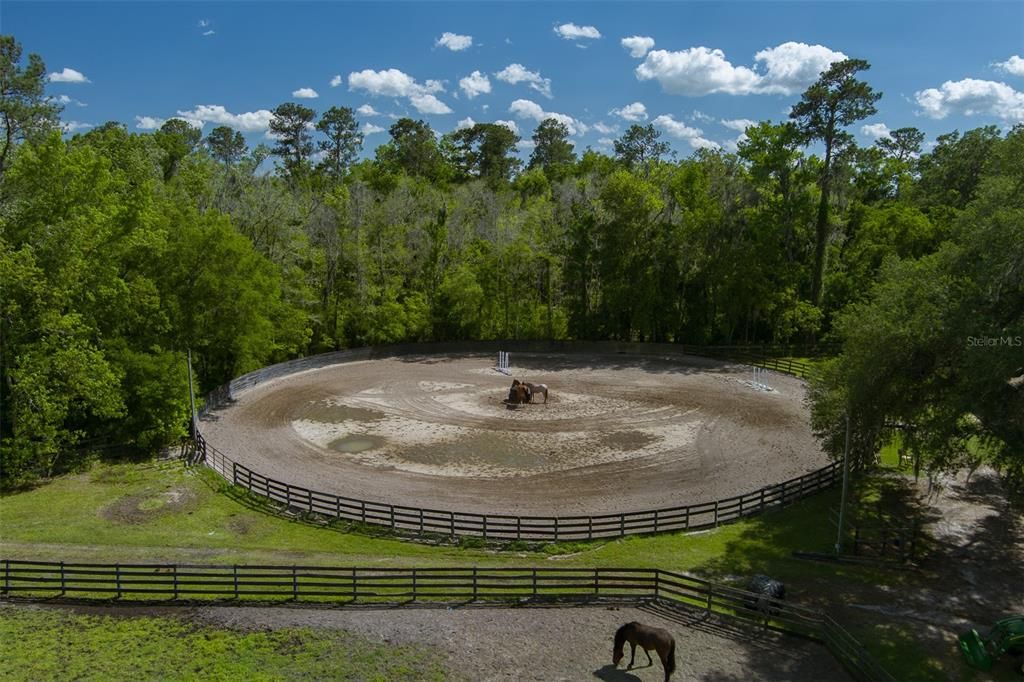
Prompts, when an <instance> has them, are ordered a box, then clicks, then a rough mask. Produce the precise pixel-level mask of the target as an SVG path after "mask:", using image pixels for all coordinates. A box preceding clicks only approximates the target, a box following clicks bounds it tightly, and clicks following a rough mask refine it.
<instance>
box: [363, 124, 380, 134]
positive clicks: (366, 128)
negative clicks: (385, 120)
mask: <svg viewBox="0 0 1024 682" xmlns="http://www.w3.org/2000/svg"><path fill="white" fill-rule="evenodd" d="M384 130H385V129H384V128H381V127H380V126H378V125H374V124H372V123H364V124H363V127H362V128H360V131H361V132H362V133H363V135H376V134H377V133H383V132H384Z"/></svg>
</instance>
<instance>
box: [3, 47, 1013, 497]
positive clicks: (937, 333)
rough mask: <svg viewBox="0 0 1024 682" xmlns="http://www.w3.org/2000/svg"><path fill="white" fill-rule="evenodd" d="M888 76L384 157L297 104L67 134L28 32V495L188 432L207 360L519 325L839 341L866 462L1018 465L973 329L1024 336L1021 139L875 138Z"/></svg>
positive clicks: (11, 101)
mask: <svg viewBox="0 0 1024 682" xmlns="http://www.w3.org/2000/svg"><path fill="white" fill-rule="evenodd" d="M868 68H869V65H868V64H867V63H866V62H864V61H862V60H855V59H851V60H846V61H843V62H837V63H836V64H833V65H832V66H831V67H830V68H829V69H828V70H827V71H825V72H824V73H822V74H821V76H820V77H819V79H818V81H817V82H816V83H814V84H813V85H812V86H810V87H809V88H808V89H807V91H806V92H805V93H804V94H803V95H802V97H801V98H800V100H799V101H798V102H795V103H794V105H793V108H792V112H791V115H790V117H789V118H788V119H787V120H784V121H778V122H773V121H763V122H760V123H757V124H755V125H752V126H751V127H749V128H748V129H747V131H746V136H745V139H742V140H741V141H740V142H739V143H738V148H737V149H736V151H734V152H729V151H724V150H708V149H704V150H699V151H697V152H695V153H694V154H693V155H692V156H691V157H689V158H685V159H676V158H674V157H672V156H671V155H670V154H669V147H668V145H667V144H666V143H665V142H664V141H663V140H662V139H661V137H660V133H659V131H658V130H657V129H655V128H654V126H652V125H633V126H631V127H630V128H629V129H628V130H626V131H625V132H624V133H623V135H622V136H621V137H620V138H619V139H618V140H616V141H615V142H614V153H612V154H604V153H601V152H599V151H595V150H592V149H589V148H588V149H586V150H584V151H582V153H580V152H578V151H577V150H576V149H575V148H574V146H573V144H572V142H571V139H570V135H569V132H570V131H569V129H568V128H567V126H566V125H565V124H564V123H562V122H560V121H558V120H555V119H547V120H545V121H542V122H541V123H540V124H539V125H538V126H537V128H536V129H535V131H534V132H533V134H532V142H533V148H532V153H531V154H530V156H529V159H528V160H527V161H526V162H525V163H523V162H522V161H521V160H520V159H519V158H518V157H517V156H516V153H515V152H516V149H517V144H518V143H519V142H520V138H519V135H518V133H517V132H516V131H515V130H512V129H511V128H510V127H507V126H506V125H503V124H498V123H477V124H474V125H472V126H470V127H468V128H464V129H461V130H456V131H453V132H450V133H447V134H444V135H441V136H437V135H435V132H434V131H433V130H432V129H431V128H430V126H429V125H428V124H427V123H425V122H424V121H417V120H413V119H409V118H403V119H399V120H397V121H395V122H394V124H393V125H392V126H391V127H390V129H389V131H388V133H389V139H388V141H387V142H386V143H384V144H382V145H380V146H379V147H377V148H376V150H375V151H374V154H373V156H372V158H365V159H362V160H359V157H360V154H361V152H362V146H363V142H364V140H363V137H362V135H361V134H360V132H359V128H358V122H357V120H356V117H355V115H354V112H353V111H352V110H351V109H349V108H347V107H332V108H330V109H328V110H327V111H325V112H323V113H322V114H319V115H318V114H317V112H315V111H313V110H312V109H309V108H307V107H304V106H302V105H299V104H295V103H285V104H282V105H281V106H279V107H277V108H276V109H275V110H274V111H273V117H272V121H271V123H270V133H271V137H272V138H273V141H274V144H273V146H272V147H267V146H264V145H258V146H256V147H255V148H253V149H249V148H248V147H247V145H246V141H245V138H244V137H243V136H242V135H241V134H240V133H239V132H237V131H235V130H233V129H231V128H229V127H225V126H219V127H215V128H213V129H212V130H210V131H209V132H208V133H206V134H205V135H204V134H203V132H202V131H201V130H200V129H198V128H194V127H192V126H191V125H189V124H188V123H187V122H186V121H183V120H180V119H172V120H169V121H167V122H166V123H164V124H163V126H162V127H161V128H160V129H159V130H157V131H155V132H153V133H131V132H129V131H128V130H127V129H126V128H125V126H123V125H122V124H120V123H117V122H110V123H107V124H104V125H101V126H99V127H97V128H94V129H92V130H89V131H88V132H86V133H84V134H77V135H74V136H72V137H70V139H65V136H62V134H61V132H60V120H59V116H60V107H59V106H57V104H56V103H55V102H54V101H53V100H52V99H50V98H47V97H46V96H45V94H44V85H45V68H44V67H43V61H42V59H41V58H40V57H38V56H37V55H29V56H28V59H27V60H23V59H22V55H21V46H20V45H19V44H18V43H17V41H16V40H15V39H14V38H13V37H11V36H2V37H0V80H2V84H3V88H0V107H2V114H3V122H2V125H3V126H4V132H5V135H4V136H3V137H2V139H0V279H2V282H3V296H2V300H0V306H2V308H0V333H2V338H3V348H2V353H3V356H2V362H0V373H2V376H0V400H2V405H3V410H2V413H0V445H2V450H3V452H2V457H3V462H2V481H3V484H4V485H6V486H10V485H16V484H20V483H23V482H26V481H30V480H32V479H33V478H35V477H39V476H46V475H48V474H50V473H53V472H54V471H58V470H61V469H63V468H66V467H70V466H73V465H74V464H75V463H76V462H77V461H79V460H81V459H83V458H85V457H87V456H88V452H89V451H90V449H91V448H92V447H93V446H94V445H95V444H96V443H130V444H132V445H133V446H135V447H137V448H140V449H151V448H155V447H158V446H160V445H162V444H165V443H167V442H170V441H173V440H174V439H176V438H178V437H179V436H180V435H182V433H183V429H184V428H185V425H186V424H187V414H188V390H187V382H188V377H187V375H186V372H185V369H184V357H185V352H186V350H188V349H191V351H192V354H193V359H194V371H195V374H196V376H195V379H196V382H197V385H198V390H199V391H200V392H203V391H206V390H208V389H211V388H213V387H215V386H217V385H219V384H221V383H223V382H225V381H227V380H229V379H230V378H232V377H233V376H237V375H238V374H241V373H243V372H246V371H249V370H252V369H255V368H257V367H260V366H263V365H265V364H268V363H271V362H276V361H280V360H284V359H287V358H290V357H295V356H298V355H303V354H311V353H318V352H323V351H327V350H333V349H339V348H345V347H352V346H358V345H364V344H383V343H392V342H400V341H425V340H449V339H492V338H510V339H516V338H553V339H561V338H580V339H619V340H632V341H658V342H679V343H688V344H716V343H765V344H780V343H788V342H801V341H810V340H821V339H830V340H831V339H834V340H837V341H840V342H842V343H843V346H842V348H843V351H842V353H841V355H840V357H838V358H836V359H835V360H834V361H832V362H831V363H830V364H829V365H828V367H827V371H826V372H825V378H824V379H823V380H822V381H821V382H819V383H817V384H816V385H815V386H814V387H813V391H812V393H813V396H814V404H813V413H814V420H815V421H814V425H815V428H816V430H817V431H818V433H819V434H820V435H821V436H822V437H823V438H824V442H825V444H826V447H827V448H828V449H829V450H830V451H832V452H838V451H839V450H840V449H841V445H842V443H841V442H840V441H841V438H840V436H841V424H842V422H843V415H844V414H846V413H847V412H849V413H850V414H851V415H853V421H854V425H855V429H854V430H855V443H856V446H855V453H856V454H857V456H858V457H861V458H863V459H869V458H871V457H873V456H874V452H876V451H877V448H878V445H879V444H880V443H882V442H884V441H885V440H886V439H887V438H890V437H891V436H892V434H893V433H894V432H897V431H898V432H900V433H901V434H903V435H904V436H906V437H905V438H904V440H903V442H904V443H905V444H906V447H910V448H914V450H915V451H916V452H919V453H922V456H923V460H922V462H923V464H922V466H924V467H925V468H926V469H927V468H929V467H931V468H942V467H949V466H953V465H954V464H956V463H960V462H962V461H964V460H965V458H967V459H970V458H971V457H974V458H975V459H976V458H977V457H978V456H979V455H978V453H979V452H983V453H985V455H984V457H985V459H986V460H987V461H995V462H997V463H998V464H999V465H1000V466H1002V467H1003V468H1004V470H1006V471H1017V472H1018V475H1019V472H1020V469H1021V457H1020V455H1019V453H1020V452H1021V445H1022V444H1024V433H1022V432H1021V430H1022V428H1024V426H1022V425H1024V411H1022V402H1024V398H1022V397H1021V395H1022V391H1024V389H1022V388H1021V383H1022V381H1024V380H1021V379H1019V377H1020V375H1021V374H1024V370H1022V369H1021V368H1020V365H1021V364H1024V363H1022V362H1021V357H1022V356H1024V350H1022V349H1021V348H1019V347H1017V348H1014V347H1012V346H1009V345H1004V346H998V345H997V346H991V345H988V346H982V345H981V342H978V344H976V345H975V346H974V347H971V346H969V345H968V343H969V342H968V341H967V340H965V339H967V337H971V338H1000V339H1005V338H1012V337H1014V336H1017V335H1020V334H1022V333H1024V331H1022V329H1021V319H1022V314H1024V303H1022V301H1024V294H1022V288H1024V287H1022V284H1021V281H1022V277H1024V275H1022V272H1024V267H1022V266H1021V263H1022V260H1024V256H1022V246H1021V245H1022V244H1024V234H1022V233H1021V230H1022V227H1021V199H1020V198H1019V196H1020V195H1021V194H1024V193H1022V192H1021V191H1020V187H1021V178H1022V176H1021V172H1022V171H1021V169H1022V168H1024V164H1022V161H1024V152H1022V148H1021V145H1022V139H1024V130H1022V129H1021V128H1020V127H1017V128H1014V129H1012V130H1010V131H1008V132H1007V133H1006V134H1005V135H1004V134H1002V133H1001V132H1000V131H999V130H998V129H997V128H995V127H986V128H979V129H976V130H971V131H968V132H966V133H964V134H960V133H959V132H953V133H949V134H947V135H943V136H940V137H939V138H938V139H937V140H936V143H935V145H934V146H933V147H932V148H931V149H928V150H925V149H924V148H923V147H922V145H923V143H924V135H923V134H922V133H921V132H920V131H918V130H916V129H914V128H901V129H898V130H895V131H893V132H892V133H890V136H889V137H883V138H881V139H880V140H878V142H877V143H876V144H874V145H872V146H870V147H862V146H859V145H857V144H856V142H855V140H854V138H853V136H852V135H851V134H850V133H849V129H850V127H851V126H853V125H854V124H855V123H856V122H857V121H860V120H862V119H864V118H866V117H868V116H870V115H872V114H873V113H874V112H875V103H876V102H877V100H878V99H879V98H880V97H881V93H878V92H875V91H874V90H873V89H872V88H871V87H870V85H869V84H868V83H867V82H865V81H863V80H861V79H860V77H861V76H862V74H863V72H866V71H867V70H868ZM812 147H813V149H814V150H815V151H818V150H822V151H823V152H824V154H823V156H819V155H818V154H814V153H810V149H811V148H812ZM271 164H272V165H273V170H272V171H271V172H266V169H267V167H268V165H271ZM1015 363H1016V365H1015ZM1014 372H1016V373H1014ZM1015 377H1017V378H1015ZM1015 382H1016V383H1015ZM836 429H840V430H839V431H837V430H836ZM981 441H984V443H985V445H984V447H982V448H979V447H977V446H976V444H977V443H978V442H981ZM968 444H970V445H969V446H968ZM1014 452H1016V453H1017V454H1016V455H1014V454H1013V453H1014ZM1014 467H1016V469H1014Z"/></svg>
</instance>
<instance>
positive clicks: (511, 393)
mask: <svg viewBox="0 0 1024 682" xmlns="http://www.w3.org/2000/svg"><path fill="white" fill-rule="evenodd" d="M506 402H508V404H510V405H522V404H524V403H528V402H530V391H529V389H527V388H526V386H525V385H524V384H522V383H519V380H518V379H517V380H516V381H515V382H513V384H512V388H510V389H508V400H507V401H506Z"/></svg>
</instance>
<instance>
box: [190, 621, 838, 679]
mask: <svg viewBox="0 0 1024 682" xmlns="http://www.w3.org/2000/svg"><path fill="white" fill-rule="evenodd" d="M194 617H195V618H197V619H198V620H200V621H201V622H204V623H208V624H211V625H217V626H221V627H232V628H268V627H269V628H281V627H314V628H339V629H343V630H347V631H350V632H355V633H357V634H360V635H363V636H365V637H368V638H369V639H371V640H374V641H379V642H386V643H391V644H411V643H417V644H423V645H426V646H429V647H432V648H435V649H438V650H440V651H441V652H442V653H443V654H444V655H445V656H446V658H447V660H448V669H449V670H450V671H451V673H452V674H453V679H459V677H461V679H465V680H479V681H481V682H482V681H494V682H497V681H499V680H500V681H506V680H543V681H544V682H555V681H556V680H566V681H569V680H571V681H573V682H576V681H579V680H594V679H601V680H614V681H617V682H637V681H641V680H642V681H645V682H646V681H648V680H651V681H653V680H657V681H659V682H660V681H661V680H662V679H663V672H662V668H661V663H660V662H659V661H658V659H657V656H654V657H653V658H654V665H653V666H649V667H648V666H647V658H646V657H645V656H644V655H643V654H642V653H641V652H639V651H638V652H637V657H636V661H635V663H636V665H637V666H638V667H636V668H634V669H632V670H628V671H627V670H626V666H627V664H628V663H629V652H628V648H627V651H626V657H625V659H624V660H623V661H622V662H621V663H620V664H619V668H618V669H617V670H616V669H614V668H612V666H611V650H612V637H613V635H614V634H615V630H616V629H617V628H618V627H619V626H620V625H622V624H623V623H627V622H629V621H634V620H635V621H639V622H641V623H645V624H648V625H654V626H657V627H662V628H665V629H667V630H668V631H669V632H671V633H672V635H673V637H674V638H675V640H676V673H675V674H674V675H673V676H672V680H673V682H686V681H688V680H708V681H711V680H714V681H717V682H724V681H725V680H744V681H761V680H763V681H766V682H767V681H776V680H818V681H822V682H827V681H830V680H842V681H847V680H849V679H850V678H849V677H848V676H847V675H846V673H845V672H844V671H843V670H842V668H841V667H840V666H839V664H838V663H837V662H836V660H835V659H834V658H832V656H831V654H829V652H828V651H827V650H826V649H825V648H824V646H821V645H818V644H815V643H812V642H807V641H804V640H800V639H797V638H793V637H785V636H781V635H776V634H772V633H767V634H766V633H763V632H761V631H759V630H745V631H738V630H735V629H732V628H730V627H728V626H724V625H722V624H718V623H715V622H714V621H711V622H704V621H700V620H697V619H696V618H695V617H692V616H690V615H688V614H679V613H675V612H673V611H670V610H666V609H663V608H658V607H650V608H648V607H640V608H635V607H618V606H616V607H607V606H579V607H559V608H518V609H508V608H492V607H471V608H456V609H448V610H445V609H438V608H404V609H397V610H396V609H367V610H359V609H347V610H312V609H306V608H302V609H289V608H274V607H268V608H251V607H241V608H239V607H208V608H202V609H198V610H197V612H196V614H195V616H194ZM640 666H643V667H640ZM455 676H459V677H455Z"/></svg>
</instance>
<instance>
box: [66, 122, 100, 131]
mask: <svg viewBox="0 0 1024 682" xmlns="http://www.w3.org/2000/svg"><path fill="white" fill-rule="evenodd" d="M92 127H93V125H92V124H91V123H79V122H78V121H61V124H60V129H61V130H63V131H64V132H65V133H74V132H77V131H79V130H88V129H89V128H92Z"/></svg>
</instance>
